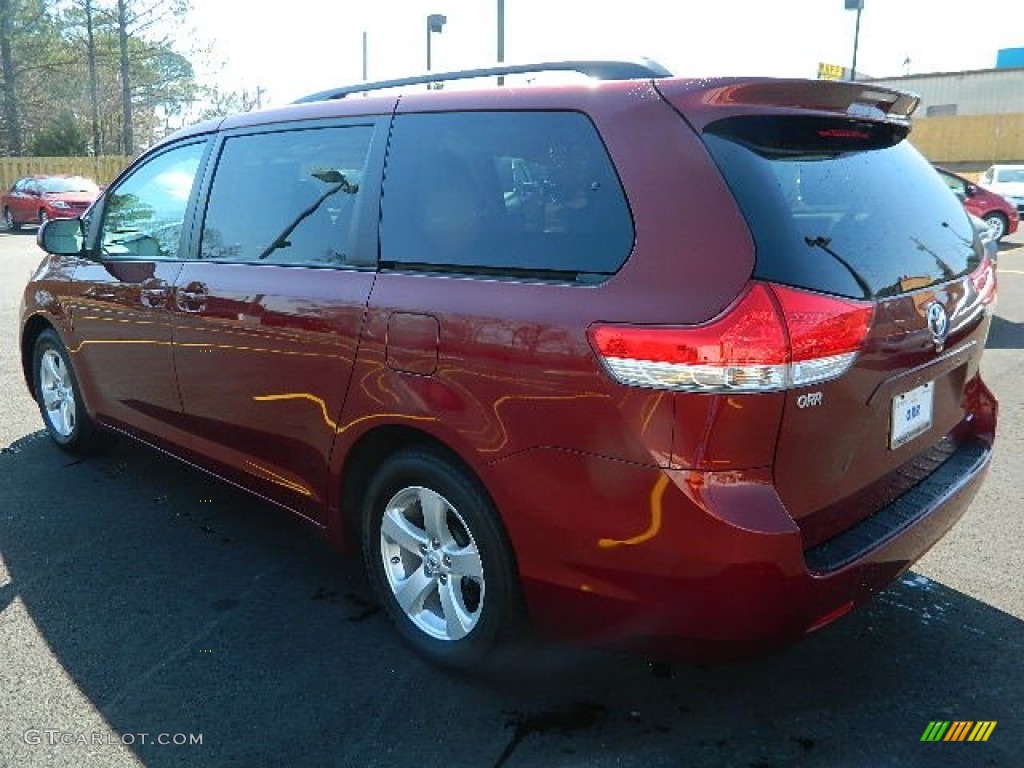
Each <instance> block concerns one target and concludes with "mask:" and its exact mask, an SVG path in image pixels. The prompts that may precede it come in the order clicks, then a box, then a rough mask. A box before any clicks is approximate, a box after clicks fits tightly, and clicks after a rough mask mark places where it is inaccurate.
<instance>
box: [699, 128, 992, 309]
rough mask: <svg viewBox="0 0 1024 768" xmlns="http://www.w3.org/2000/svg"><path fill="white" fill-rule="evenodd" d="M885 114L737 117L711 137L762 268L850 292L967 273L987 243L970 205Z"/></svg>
mask: <svg viewBox="0 0 1024 768" xmlns="http://www.w3.org/2000/svg"><path fill="white" fill-rule="evenodd" d="M904 137H905V129H903V128H901V127H900V126H894V125H890V124H885V123H869V122H865V121H856V120H837V119H820V118H803V117H767V118H764V117H759V118H750V117H748V118H733V119H730V120H724V121H722V122H720V123H715V124H713V125H711V126H710V127H709V128H708V130H707V131H706V132H705V134H704V140H705V143H706V144H707V146H708V148H709V149H710V150H711V154H712V155H713V157H714V159H715V161H716V163H717V164H718V166H719V168H720V169H721V171H722V173H723V175H724V176H725V178H726V181H727V182H728V184H729V187H730V188H731V189H732V192H733V194H734V195H735V197H736V200H737V202H738V203H739V205H740V208H741V209H742V210H743V213H744V215H745V217H746V219H747V223H748V224H749V226H750V229H751V232H752V234H753V236H754V241H755V243H756V245H757V264H756V267H755V276H757V277H759V278H761V279H765V280H771V281H774V282H779V283H783V284H787V285H793V286H798V287H803V288H809V289H811V290H816V291H822V292H825V293H831V294H836V295H840V296H848V297H851V298H858V299H860V298H876V297H885V296H892V295H896V294H899V293H904V292H907V291H912V290H916V289H918V288H925V287H928V286H930V285H934V284H936V283H942V282H946V281H948V280H952V279H955V278H957V277H961V276H963V275H966V274H968V273H970V272H972V271H973V270H974V269H976V268H977V266H978V265H979V263H980V260H981V257H982V251H981V249H980V245H979V244H978V243H977V242H976V239H975V236H974V230H973V228H972V227H971V223H970V221H969V220H968V218H967V214H966V213H965V212H964V209H963V206H962V205H961V204H960V202H959V201H958V200H957V198H956V196H955V195H953V194H951V192H950V189H949V187H948V186H947V185H946V183H945V182H944V181H943V180H942V178H941V177H940V176H939V174H937V173H936V172H935V170H934V169H933V168H932V166H931V165H930V164H929V163H928V162H927V161H926V160H925V159H924V158H923V157H922V156H921V155H920V154H919V153H918V152H917V150H915V149H914V148H913V147H912V146H910V144H909V143H908V142H907V141H905V140H904Z"/></svg>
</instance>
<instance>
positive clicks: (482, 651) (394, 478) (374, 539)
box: [363, 449, 521, 669]
mask: <svg viewBox="0 0 1024 768" xmlns="http://www.w3.org/2000/svg"><path fill="white" fill-rule="evenodd" d="M363 506H364V508H363V555H364V558H365V561H366V567H367V571H368V573H369V577H370V582H371V584H372V585H373V588H374V590H375V592H376V593H377V596H378V598H379V599H380V601H381V603H382V604H383V605H384V607H385V609H386V610H387V612H388V615H389V616H390V617H391V620H392V621H393V623H394V624H395V627H396V628H397V629H398V632H399V633H400V634H401V635H402V637H403V638H404V639H405V640H406V642H408V643H409V644H410V645H411V646H412V647H413V648H414V649H415V650H416V651H418V652H419V653H420V654H422V655H423V656H425V657H427V658H428V659H429V660H431V661H433V662H434V663H436V664H440V665H441V666H445V667H449V668H454V669H466V668H469V667H472V666H474V665H476V664H477V663H479V662H480V661H482V660H483V659H484V657H486V656H487V655H488V654H489V653H490V652H491V651H493V650H494V649H495V648H496V647H497V646H498V645H500V643H501V641H503V640H507V639H509V638H510V636H511V634H512V633H513V631H515V630H516V629H518V627H519V624H520V621H521V609H520V605H521V599H520V597H519V585H518V581H517V578H516V573H515V567H514V565H513V560H512V555H511V548H510V547H509V545H508V541H507V537H506V535H505V532H504V530H503V529H502V527H501V524H500V522H499V520H498V516H497V511H496V510H495V509H494V505H493V504H492V503H491V501H490V499H489V498H488V497H487V494H486V493H485V491H484V490H483V488H482V486H481V485H480V483H479V481H478V480H477V479H476V478H475V477H474V476H472V475H471V474H470V473H469V472H468V471H467V470H466V469H464V468H463V467H462V466H460V465H458V464H456V463H455V462H453V461H450V460H448V459H445V458H442V457H441V456H439V455H437V454H434V453H431V452H429V451H425V450H419V449H417V450H407V451H403V452H401V453H398V454H396V455H394V456H392V457H391V458H389V459H387V460H386V461H385V462H384V463H383V464H382V465H381V467H380V469H379V470H378V471H377V473H376V475H375V476H374V478H373V480H372V481H371V483H370V486H369V488H368V490H367V494H366V496H365V500H364V505H363Z"/></svg>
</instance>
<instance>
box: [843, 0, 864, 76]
mask: <svg viewBox="0 0 1024 768" xmlns="http://www.w3.org/2000/svg"><path fill="white" fill-rule="evenodd" d="M846 10H848V11H856V12H857V25H856V27H855V28H854V32H853V64H852V65H851V66H850V79H851V80H856V79H857V47H858V45H859V44H860V14H861V12H862V11H863V10H864V0H846Z"/></svg>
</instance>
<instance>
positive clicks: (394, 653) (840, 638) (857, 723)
mask: <svg viewBox="0 0 1024 768" xmlns="http://www.w3.org/2000/svg"><path fill="white" fill-rule="evenodd" d="M1010 240H1011V242H1008V243H1006V244H1004V246H1003V248H1002V252H1001V254H1000V297H999V303H998V305H997V310H996V311H997V317H996V319H995V321H994V324H993V328H992V332H991V335H990V339H989V345H988V351H987V352H986V359H985V362H984V368H985V371H986V374H987V376H988V382H989V386H990V387H992V389H993V390H994V391H995V392H996V394H997V395H998V396H999V398H1000V401H1001V406H1000V416H1001V423H1000V435H999V443H1000V444H999V449H998V452H997V455H996V457H995V459H994V461H993V468H992V472H991V474H990V476H989V479H988V481H987V484H986V485H985V487H984V488H983V489H982V491H981V493H980V494H979V496H978V497H977V498H976V500H975V502H974V504H973V505H972V507H971V509H970V511H969V512H968V514H967V515H966V516H965V518H964V519H963V520H962V521H961V522H960V524H959V525H958V526H957V527H956V528H955V529H954V530H953V531H952V532H951V534H950V535H949V536H947V538H946V539H944V540H943V541H942V542H941V543H940V544H939V545H938V546H937V547H936V548H935V549H934V550H933V551H932V552H931V553H929V555H928V556H927V557H926V558H925V559H924V560H923V561H921V562H920V563H919V564H918V566H917V567H916V568H915V569H914V570H913V571H912V572H911V573H909V574H907V575H906V576H905V577H904V578H903V579H902V580H901V581H900V582H899V583H897V584H896V585H894V586H893V587H892V588H891V589H889V590H888V591H886V592H885V593H883V594H882V595H881V596H879V598H878V599H877V600H876V601H875V602H874V603H873V604H871V605H869V606H867V607H865V608H864V609H862V610H860V611H859V612H856V613H854V614H853V615H851V616H848V617H846V618H845V619H843V620H842V621H840V622H838V623H836V624H834V625H832V626H830V627H828V628H826V629H825V630H823V631H821V632H819V633H816V634H815V635H813V636H811V637H810V638H808V639H807V640H806V641H805V642H804V643H803V644H801V645H800V646H798V647H796V648H792V649H790V650H787V651H785V652H783V653H779V654H776V655H773V656H770V657H768V658H764V659H760V660H757V661H752V662H746V663H742V664H735V665H729V666H717V667H705V666H692V665H686V664H681V663H668V662H664V661H653V660H650V659H646V658H643V657H640V656H635V655H629V654H624V653H618V652H608V651H595V650H586V651H585V650H580V649H567V648H556V647H539V648H537V649H535V650H533V651H532V652H531V654H530V655H529V658H525V659H522V660H520V661H518V662H517V663H516V664H515V665H514V666H513V667H511V668H509V669H507V670H505V671H504V672H502V673H500V674H495V675H491V676H487V677H482V676H469V677H453V676H451V675H448V674H445V673H442V672H439V671H437V670H435V669H433V668H431V667H429V666H427V665H426V664H424V663H422V662H420V661H419V660H418V659H417V658H416V657H413V656H412V655H410V654H409V653H408V652H407V650H406V649H405V648H404V647H403V646H402V645H401V643H400V642H399V641H398V638H397V636H396V635H395V634H394V633H393V632H392V631H391V629H390V628H389V626H388V624H387V621H386V619H385V618H384V616H383V615H382V614H381V613H380V612H379V611H378V610H377V608H376V606H375V605H374V604H373V603H372V602H371V601H369V600H367V599H366V597H365V594H364V592H363V591H362V588H361V586H360V581H359V578H358V574H357V568H356V566H355V565H354V563H350V562H349V561H348V560H346V559H345V558H344V557H343V556H342V555H340V554H337V553H335V552H333V551H331V550H330V549H328V548H327V547H326V546H325V545H324V544H323V543H321V542H320V540H319V539H318V538H317V536H316V535H315V534H314V533H312V532H311V531H310V530H308V529H307V528H305V527H304V526H303V525H302V524H301V523H299V522H298V521H296V520H293V519H291V518H290V517H288V516H287V515H286V514H285V513H282V512H280V511H279V510H277V509H276V508H274V507H271V506H269V505H267V504H264V503H262V502H260V501H257V500H255V499H253V498H250V497H248V496H247V495H245V494H243V493H241V492H239V491H236V490H234V489H232V488H229V487H226V486H223V485H221V484H219V483H217V482H216V481H214V480H211V479H209V478H208V477H206V476H205V475H203V474H201V473H199V472H198V471H196V470H193V469H190V468H189V467H187V466H184V465H182V464H179V463H177V462H175V461H173V460H171V459H168V458H166V457H164V456H163V455H161V454H158V453H156V452H153V451H150V450H148V449H145V448H140V447H136V446H132V445H129V444H127V443H123V442H122V443H120V444H119V445H117V446H116V447H115V448H114V450H112V451H111V452H110V453H108V454H105V455H103V456H102V457H99V458H93V459H89V460H81V459H77V458H75V457H72V456H69V455H67V454H64V453H62V452H60V451H59V450H57V449H56V448H55V447H53V446H52V445H51V444H50V443H49V441H48V440H47V439H45V438H44V437H43V435H42V432H41V423H40V420H39V415H38V413H37V412H36V410H35V406H34V403H33V402H32V400H31V399H30V397H29V396H28V394H27V392H26V390H25V387H24V383H23V381H22V378H21V372H20V367H19V363H18V352H17V344H16V340H17V308H18V301H19V297H20V292H21V288H22V286H23V285H24V283H25V280H26V278H27V276H28V274H29V272H30V270H31V268H32V267H33V266H34V265H35V263H36V262H37V261H38V259H39V256H40V253H39V251H38V250H37V248H36V246H35V242H34V236H33V235H32V234H31V233H23V234H8V233H3V234H0V766H18V768H21V767H22V766H58V765H61V766H63V765H68V766H136V765H145V766H156V767H162V766H204V767H206V766H240V767H244V768H256V767H258V766H331V765H337V766H348V765H352V766H420V767H421V768H431V767H432V766H486V767H492V766H493V767H498V766H506V767H507V768H513V767H514V766H644V768H656V767H657V766H687V767H689V766H709V767H710V766H740V767H743V768H747V767H749V768H782V767H783V766H828V767H829V768H845V767H847V766H849V767H851V768H852V767H857V768H860V767H867V766H870V767H871V768H878V767H881V766H901V767H903V766H922V767H928V768H930V767H931V766H965V767H968V768H970V767H973V766H1007V767H1008V768H1011V767H1015V766H1020V765H1022V764H1024V762H1022V761H1024V758H1022V757H1021V755H1024V706H1022V703H1021V701H1022V696H1021V692H1022V691H1024V670H1022V668H1021V658H1022V649H1024V568H1022V567H1021V564H1022V558H1021V550H1022V546H1021V545H1022V543H1024V501H1022V497H1021V493H1020V491H1019V488H1018V482H1019V479H1020V473H1021V468H1022V467H1024V364H1022V363H1024V234H1018V235H1015V236H1014V237H1013V238H1011V239H1010ZM934 720H944V721H996V723H997V725H996V727H995V729H994V730H993V731H992V734H991V736H990V738H989V740H988V741H987V742H984V743H969V742H964V743H946V742H940V743H928V742H922V741H921V737H922V734H923V733H924V731H925V729H926V728H927V727H928V725H929V723H930V722H931V721H934ZM82 742H85V743H82Z"/></svg>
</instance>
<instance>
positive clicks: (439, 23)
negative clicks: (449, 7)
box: [427, 13, 448, 72]
mask: <svg viewBox="0 0 1024 768" xmlns="http://www.w3.org/2000/svg"><path fill="white" fill-rule="evenodd" d="M447 21H448V17H447V16H445V15H444V14H440V13H432V14H430V15H429V16H427V72H429V71H430V63H431V62H430V35H431V33H432V32H437V33H438V34H441V30H442V29H443V28H444V25H445V23H446V22H447Z"/></svg>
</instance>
